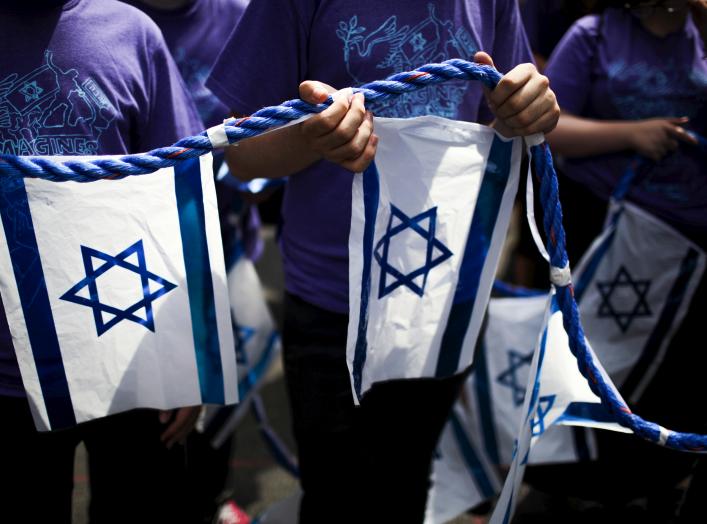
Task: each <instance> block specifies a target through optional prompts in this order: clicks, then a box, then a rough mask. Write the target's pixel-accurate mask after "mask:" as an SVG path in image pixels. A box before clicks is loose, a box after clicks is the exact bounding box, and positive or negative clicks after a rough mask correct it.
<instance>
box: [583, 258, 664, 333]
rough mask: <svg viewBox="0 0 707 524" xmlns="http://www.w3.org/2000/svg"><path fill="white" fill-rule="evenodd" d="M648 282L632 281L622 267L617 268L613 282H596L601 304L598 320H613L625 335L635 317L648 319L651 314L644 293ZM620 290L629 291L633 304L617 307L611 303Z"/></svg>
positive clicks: (647, 287) (614, 303) (646, 291)
mask: <svg viewBox="0 0 707 524" xmlns="http://www.w3.org/2000/svg"><path fill="white" fill-rule="evenodd" d="M650 285H651V282H650V280H634V279H633V278H632V277H631V275H630V274H629V272H628V271H627V270H626V268H625V267H624V266H621V267H620V268H619V271H618V272H617V273H616V276H615V277H614V280H612V281H611V282H597V288H598V289H599V293H600V294H601V304H599V311H598V312H597V316H598V317H599V318H607V317H610V318H613V319H614V320H615V321H616V324H618V326H619V329H621V332H622V333H625V332H626V331H627V330H628V328H629V327H630V326H631V322H633V319H634V318H636V317H649V316H651V315H652V314H653V313H652V312H651V310H650V308H649V307H648V303H647V302H646V293H648V289H649V288H650ZM622 288H628V289H630V290H631V291H632V292H633V294H634V295H635V301H633V304H630V303H627V304H623V305H617V304H616V301H613V302H612V296H613V295H614V293H615V292H617V291H620V290H621V289H622Z"/></svg>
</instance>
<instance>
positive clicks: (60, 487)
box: [0, 397, 196, 524]
mask: <svg viewBox="0 0 707 524" xmlns="http://www.w3.org/2000/svg"><path fill="white" fill-rule="evenodd" d="M0 414H1V415H2V419H3V424H2V428H1V430H0V522H2V523H3V524H15V523H25V522H27V523H30V522H51V523H52V524H71V495H72V490H73V480H74V452H75V450H76V446H77V444H78V443H79V442H80V441H83V442H84V444H85V446H86V450H87V453H88V458H89V477H90V489H91V502H90V507H89V515H90V522H91V523H92V524H113V523H116V524H118V523H121V524H125V523H131V524H133V523H139V524H141V523H155V522H169V523H173V522H183V523H184V524H194V522H196V521H195V520H193V517H192V515H191V514H190V513H189V512H190V511H191V508H190V507H189V503H188V499H187V497H186V495H187V493H186V490H185V486H186V484H185V476H184V475H185V473H184V472H185V467H184V466H185V455H184V448H183V446H179V445H175V446H173V448H172V449H171V450H167V448H166V447H165V446H164V444H162V443H161V442H160V439H159V437H160V434H161V432H162V431H163V430H164V427H163V426H162V424H160V422H159V420H158V418H157V412H156V411H154V410H135V411H130V412H127V413H122V414H119V415H113V416H110V417H107V418H104V419H99V420H96V421H92V422H87V423H84V424H81V425H79V426H77V427H75V428H71V429H68V430H61V431H54V432H48V433H44V432H43V433H39V432H37V431H36V430H35V427H34V422H33V421H32V417H31V414H30V411H29V406H28V404H27V400H26V399H24V398H12V397H0Z"/></svg>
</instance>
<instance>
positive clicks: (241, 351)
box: [233, 326, 255, 365]
mask: <svg viewBox="0 0 707 524" xmlns="http://www.w3.org/2000/svg"><path fill="white" fill-rule="evenodd" d="M233 331H234V333H235V335H236V362H237V363H238V364H244V365H245V364H247V363H248V355H247V354H246V352H245V346H246V344H247V343H248V341H249V340H250V339H251V338H253V335H255V329H254V328H252V327H247V326H234V330H233Z"/></svg>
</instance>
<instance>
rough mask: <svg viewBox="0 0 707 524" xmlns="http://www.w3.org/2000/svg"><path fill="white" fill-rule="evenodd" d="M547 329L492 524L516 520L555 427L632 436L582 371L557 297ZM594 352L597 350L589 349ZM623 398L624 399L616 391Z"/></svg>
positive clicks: (550, 308) (552, 302) (552, 301)
mask: <svg viewBox="0 0 707 524" xmlns="http://www.w3.org/2000/svg"><path fill="white" fill-rule="evenodd" d="M544 326H545V328H544V329H543V331H542V332H541V335H540V339H539V340H538V344H537V346H536V349H535V352H534V355H533V360H532V363H531V366H530V374H529V376H528V382H527V385H526V390H525V399H524V401H523V409H522V418H521V419H520V420H519V421H518V424H519V426H518V430H517V433H516V435H517V437H516V440H515V442H514V448H513V460H512V462H511V468H510V471H509V473H508V476H507V477H506V481H505V484H504V486H503V490H502V492H501V496H500V498H499V500H498V504H497V505H496V508H495V510H494V513H493V516H492V518H491V521H490V522H491V524H502V523H503V524H507V523H508V522H510V520H511V517H512V516H513V511H514V509H515V505H516V503H517V501H518V493H519V490H520V486H521V482H522V479H523V473H524V471H525V466H526V465H527V464H528V459H529V455H530V450H531V446H535V445H536V443H538V444H539V443H540V442H542V441H543V439H544V438H545V433H546V431H547V430H548V429H549V428H550V427H551V426H552V425H553V424H565V425H575V426H585V427H595V428H600V429H610V430H613V431H620V432H629V430H627V429H625V428H623V427H622V426H620V425H618V424H617V423H615V422H614V421H613V418H612V417H611V416H610V415H609V413H608V412H607V411H606V410H605V409H604V407H603V406H602V405H601V401H600V400H599V397H597V396H596V395H595V394H594V393H592V391H591V390H590V389H589V386H588V385H587V381H586V379H585V378H584V377H583V376H582V375H581V373H580V372H579V369H578V368H577V360H576V359H575V357H574V355H572V353H571V351H570V349H569V340H568V337H567V333H566V332H565V329H564V326H563V324H562V312H561V311H559V309H558V305H557V301H556V298H555V295H554V292H553V293H552V294H551V296H550V300H549V303H548V306H547V310H546V315H545V321H544ZM589 351H590V352H591V348H589ZM594 362H595V364H596V365H597V367H598V368H599V371H600V372H601V373H602V376H603V377H604V378H605V380H606V381H607V383H608V384H610V385H611V384H612V382H611V380H610V379H609V378H608V375H607V374H606V372H605V371H604V370H603V369H602V368H601V364H600V363H599V361H598V360H597V358H596V356H594ZM614 393H615V395H616V397H617V398H618V399H621V395H620V394H619V393H618V391H616V390H615V389H614Z"/></svg>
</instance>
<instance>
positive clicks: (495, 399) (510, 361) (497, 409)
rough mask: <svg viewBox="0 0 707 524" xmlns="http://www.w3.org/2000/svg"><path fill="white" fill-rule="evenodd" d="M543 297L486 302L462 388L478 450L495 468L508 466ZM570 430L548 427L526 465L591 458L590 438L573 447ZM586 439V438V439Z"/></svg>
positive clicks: (540, 323) (544, 305)
mask: <svg viewBox="0 0 707 524" xmlns="http://www.w3.org/2000/svg"><path fill="white" fill-rule="evenodd" d="M546 309H547V295H545V294H544V295H540V296H532V297H512V298H492V299H491V300H490V301H489V306H488V311H487V318H486V324H485V329H484V333H483V336H482V338H481V341H480V344H479V348H478V349H477V352H476V355H475V358H474V362H475V364H474V370H473V372H472V373H471V375H470V376H469V379H468V380H467V382H466V384H465V392H466V395H467V397H468V398H469V400H470V401H469V403H468V416H469V417H470V418H471V420H473V424H474V425H475V426H477V427H479V428H481V438H482V441H483V450H484V452H485V454H486V455H487V456H488V457H489V459H490V460H491V461H492V462H494V463H495V464H498V465H506V464H510V463H511V460H512V454H513V448H514V444H515V439H516V438H517V436H518V423H519V421H520V420H521V419H522V418H523V404H524V402H525V395H526V387H527V384H528V378H529V376H530V374H531V365H532V361H533V354H534V353H535V346H536V343H537V339H538V334H539V333H540V332H541V330H542V328H543V326H544V321H545V311H546ZM568 351H569V349H568ZM574 431H579V430H575V429H573V428H564V427H557V426H555V427H549V428H547V429H546V432H545V434H543V438H541V439H539V440H538V442H537V443H536V444H534V445H533V448H532V449H531V452H530V457H529V461H530V463H531V464H551V463H560V462H576V461H578V460H581V459H589V458H593V457H595V455H596V449H595V447H594V445H593V440H592V439H591V438H589V440H587V439H582V440H581V443H582V444H583V445H582V446H579V447H578V442H577V441H576V440H575V438H574V435H573V432H574ZM590 437H591V436H590Z"/></svg>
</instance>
